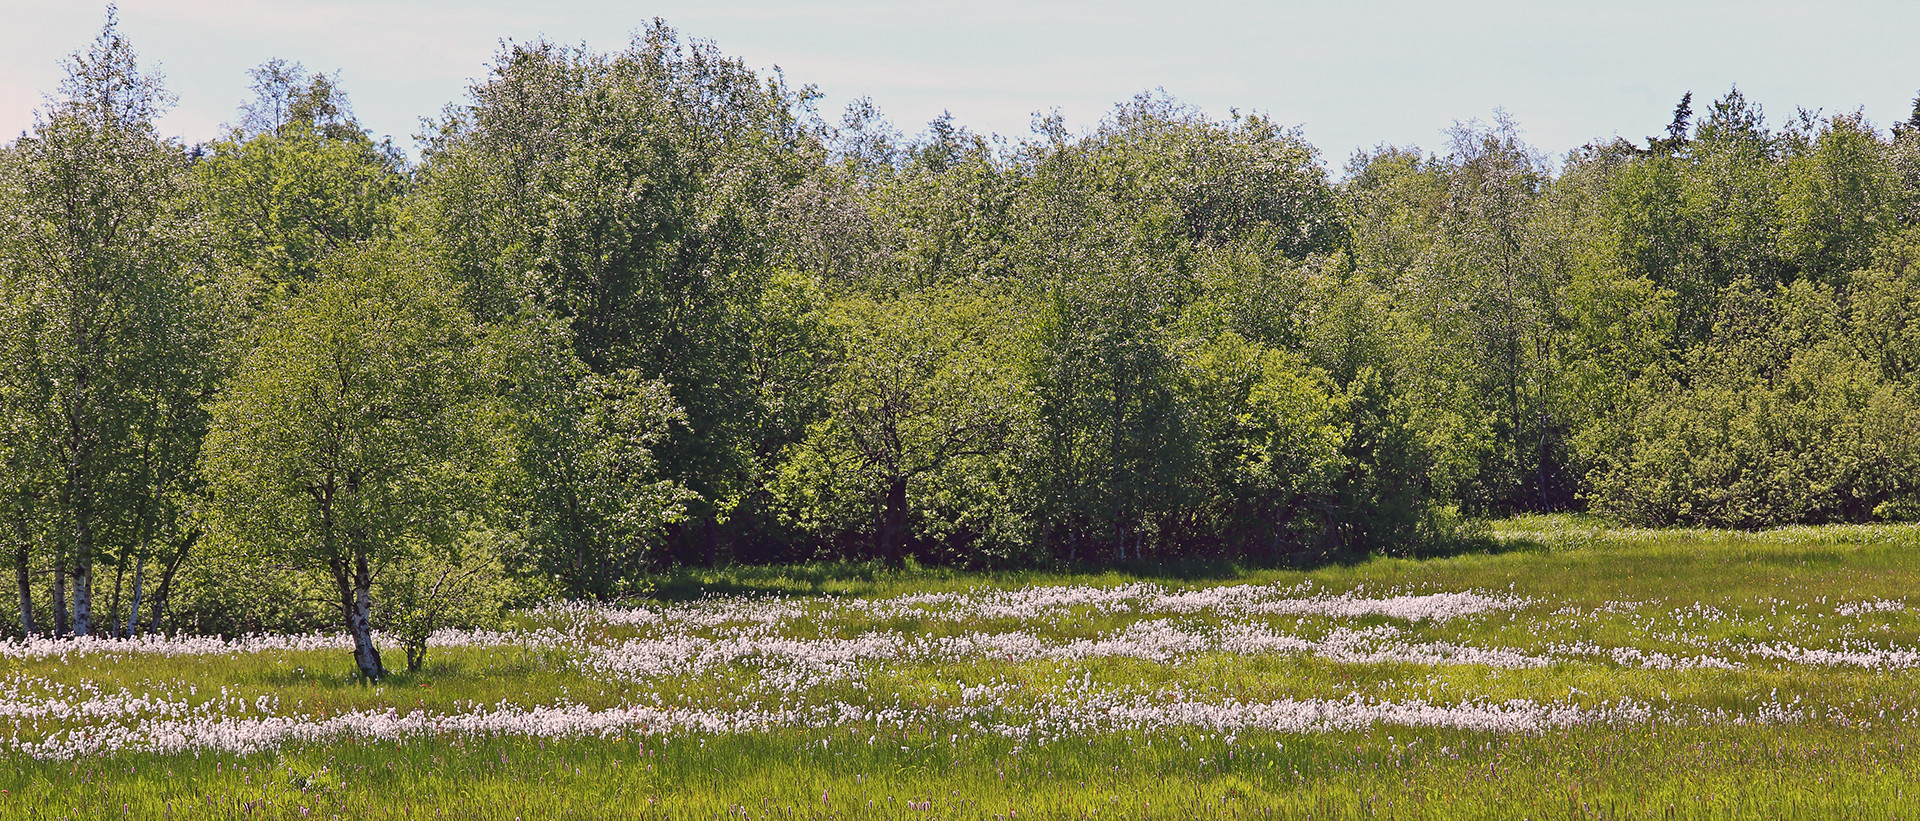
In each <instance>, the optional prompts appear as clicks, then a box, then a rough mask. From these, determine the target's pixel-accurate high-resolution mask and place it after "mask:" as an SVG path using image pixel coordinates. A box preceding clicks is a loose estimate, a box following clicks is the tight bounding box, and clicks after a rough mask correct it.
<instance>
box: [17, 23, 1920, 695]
mask: <svg viewBox="0 0 1920 821" xmlns="http://www.w3.org/2000/svg"><path fill="white" fill-rule="evenodd" d="M67 69H68V72H67V79H66V81H65V82H64V84H63V85H62V88H61V90H60V92H59V94H58V95H57V96H56V97H55V98H53V99H52V100H51V101H50V102H49V103H48V104H47V105H46V106H45V107H44V108H43V109H42V110H41V111H40V112H39V113H38V114H37V116H36V119H35V122H34V125H33V128H32V129H31V130H30V131H29V132H27V133H25V134H23V135H21V136H20V137H19V138H18V139H16V140H14V141H12V142H11V143H8V144H7V145H6V146H5V147H4V148H0V221H4V223H5V225H4V230H0V312H4V315H3V316H0V357H4V359H5V363H6V364H5V366H4V368H3V369H0V519H3V520H4V521H0V525H3V526H0V542H4V544H5V549H6V555H7V556H8V560H9V561H10V563H11V564H12V566H13V569H14V571H15V580H16V583H17V589H18V613H19V620H18V622H17V623H16V624H15V625H14V630H15V631H16V634H26V635H41V634H56V635H131V634H136V633H141V632H146V631H164V630H191V631H200V632H226V633H234V632H241V631H246V630H260V629H306V628H312V627H316V626H320V625H323V624H345V625H347V626H348V627H349V628H350V629H349V632H350V633H352V634H353V635H354V636H355V638H356V645H357V649H356V658H357V660H358V663H359V666H360V667H361V669H362V670H363V671H364V672H366V673H367V674H368V675H369V676H378V675H379V674H380V673H381V672H383V670H384V667H383V665H382V662H381V660H380V658H379V655H378V651H377V649H376V648H375V647H374V646H373V643H372V640H371V631H372V630H374V629H376V628H384V629H386V630H389V631H391V632H393V633H394V634H395V635H399V636H401V637H403V639H404V640H405V643H406V647H407V651H408V657H409V658H408V661H409V665H410V666H417V665H418V664H419V659H420V658H423V657H424V655H423V654H424V652H425V636H426V635H427V634H428V633H431V632H432V631H433V630H434V629H436V628H437V627H441V626H446V625H450V624H461V623H469V622H471V621H473V620H474V619H478V618H483V617H484V615H485V614H486V613H488V612H492V611H496V610H497V609H498V606H499V604H500V603H501V602H502V601H506V600H511V599H522V600H526V599H536V598H541V597H551V596H567V597H579V598H598V599H611V598H617V597H620V596H624V595H630V594H634V593H637V592H643V591H644V590H645V589H646V584H647V578H648V575H649V573H651V572H654V571H657V570H658V569H660V568H663V567H667V566H672V565H687V564H693V565H716V564H726V563H735V562H745V563H771V562H797V561H813V560H852V561H875V562H881V563H894V564H898V563H902V562H906V561H915V562H919V563H925V564H942V565H952V566H965V567H1013V566H1086V565H1107V564H1115V563H1123V562H1156V561H1161V562H1163V561H1179V560H1185V559H1188V558H1202V559H1210V560H1231V561H1239V562H1250V563H1266V564H1273V563H1302V562H1322V561H1338V560H1347V559H1352V558H1357V557H1360V556H1364V555H1367V554H1370V553H1397V554H1416V553H1422V552H1430V551H1442V550H1446V549H1449V548H1450V547H1452V546H1457V545H1460V544H1462V543H1465V542H1467V541H1470V540H1471V539H1473V538H1474V536H1475V533H1476V529H1475V528H1476V525H1475V524H1474V523H1475V522H1476V521H1478V520H1480V519H1483V518H1485V517H1491V516H1502V515H1510V514H1515V513H1523V512H1549V511H1574V510H1585V511H1592V512H1594V513H1596V514H1600V515H1604V516H1608V517H1611V518H1614V519H1617V520H1619V521H1623V522H1628V523H1633V524H1641V525H1702V526H1726V527H1740V528H1758V527H1766V526H1771V525H1778V524H1786V523H1818V522H1865V521H1883V520H1912V519H1914V518H1916V517H1920V367H1917V366H1920V265H1916V256H1917V255H1920V105H1917V106H1916V110H1915V115H1914V117H1913V118H1911V119H1910V120H1908V121H1906V122H1903V123H1900V124H1896V125H1895V126H1893V127H1892V129H1891V130H1890V131H1888V132H1881V131H1879V130H1878V129H1876V128H1875V127H1874V126H1873V125H1872V124H1871V123H1869V122H1868V121H1867V120H1866V119H1865V118H1864V116H1863V115H1861V114H1859V113H1843V114H1838V115H1831V116H1827V115H1822V114H1819V113H1815V112H1807V111H1804V110H1802V111H1799V112H1797V113H1796V114H1795V115H1794V116H1793V117H1791V118H1788V119H1787V121H1786V122H1785V124H1784V125H1781V126H1778V127H1773V126H1770V125H1769V124H1768V121H1767V119H1766V118H1765V117H1764V116H1763V113H1762V111H1761V109H1760V107H1759V106H1758V105H1757V104H1755V103H1752V102H1750V101H1748V100H1746V99H1745V97H1744V96H1743V95H1742V94H1741V93H1740V92H1739V91H1738V90H1737V89H1736V90H1733V91H1729V92H1728V93H1726V94H1725V95H1724V96H1722V97H1721V98H1719V99H1718V100H1715V101H1714V102H1713V103H1711V104H1710V105H1709V106H1707V107H1706V109H1705V111H1703V112H1701V113H1699V114H1697V115H1696V113H1695V112H1694V111H1693V109H1692V95H1691V94H1688V95H1687V96H1686V97H1685V98H1683V100H1682V102H1681V104H1680V105H1679V106H1678V107H1677V109H1676V111H1675V114H1674V118H1673V121H1672V123H1671V124H1669V125H1668V127H1667V128H1666V129H1665V131H1664V132H1662V133H1661V134H1658V135H1656V136H1653V137H1649V138H1647V139H1646V140H1644V141H1629V140H1625V139H1620V138H1613V139H1610V140H1601V141H1596V142H1594V143H1592V144H1590V145H1588V146H1585V147H1583V148H1580V149H1578V150H1575V151H1573V152H1571V153H1569V154H1568V155H1567V156H1565V157H1564V158H1561V159H1559V160H1557V161H1556V160H1550V159H1549V158H1547V157H1545V156H1543V155H1542V154H1541V153H1540V152H1539V151H1537V150H1536V149H1534V148H1532V147H1531V146H1529V145H1528V144H1526V143H1525V142H1524V141H1523V140H1522V139H1521V138H1520V136H1519V129H1518V127H1517V126H1516V125H1515V124H1514V123H1513V122H1511V121H1510V120H1509V119H1507V118H1505V117H1504V115H1502V116H1499V117H1496V118H1495V119H1494V121H1493V122H1491V123H1480V122H1472V123H1467V124H1462V125H1458V126H1457V127H1456V128H1455V129H1454V130H1453V131H1452V132H1451V134H1450V138H1449V140H1448V143H1447V145H1446V146H1445V147H1444V149H1443V150H1442V151H1437V152H1422V151H1421V150H1419V149H1415V148H1399V147H1384V146H1383V147H1380V148H1377V149H1375V150H1372V151H1367V152H1361V153H1359V154H1356V155H1355V156H1354V157H1353V158H1351V159H1350V160H1349V161H1348V162H1347V164H1346V166H1345V168H1344V171H1343V173H1342V174H1341V175H1340V176H1339V177H1338V178H1335V177H1333V176H1332V175H1331V174H1330V173H1329V172H1328V171H1327V169H1326V167H1325V165H1324V164H1323V161H1322V159H1321V157H1320V156H1319V154H1318V153H1317V152H1316V150H1315V149H1314V148H1313V146H1311V145H1310V144H1309V143H1308V142H1307V141H1306V140H1305V139H1304V138H1303V136H1302V135H1301V133H1300V132H1299V131H1298V130H1297V129H1293V128H1288V127H1285V126H1282V125H1280V124H1278V123H1276V122H1275V121H1273V120H1272V119H1270V118H1268V117H1266V116H1261V115H1244V114H1240V113H1237V112H1236V113H1234V114H1233V115H1232V116H1230V117H1228V118H1225V119H1219V118H1212V117H1209V116H1206V115H1204V114H1202V113H1200V112H1198V111H1196V110H1194V109H1191V108H1189V107H1186V106H1184V105H1181V104H1180V103H1178V102H1177V101H1175V100H1172V99H1169V98H1168V97H1166V96H1165V95H1164V94H1162V93H1149V94H1143V95H1141V96H1138V97H1136V98H1134V99H1132V100H1130V101H1127V102H1125V103H1122V104H1120V105H1118V106H1116V107H1115V108H1114V110H1113V111H1112V113H1110V114H1109V115H1108V116H1107V117H1106V118H1105V119H1104V120H1102V121H1101V122H1100V123H1099V125H1098V126H1097V127H1095V128H1093V129H1091V130H1088V131H1084V132H1080V133H1075V132H1072V131H1070V130H1069V129H1068V128H1067V127H1066V126H1065V124H1064V123H1063V122H1062V121H1061V120H1060V118H1059V117H1058V116H1051V117H1047V116H1043V117H1039V118H1037V119H1036V123H1035V128H1034V133H1033V134H1032V135H1031V136H1029V137H1026V138H1021V139H1009V138H1005V137H1001V136H995V135H984V134H979V133H975V132H973V131H970V130H968V129H967V128H965V127H963V126H961V125H959V124H957V123H955V122H953V120H952V119H951V118H950V117H941V118H939V119H936V120H934V121H933V122H932V123H930V124H929V125H928V126H927V127H926V129H925V130H924V131H923V132H921V133H919V134H918V135H915V136H907V135H904V134H902V133H901V132H900V131H898V130H897V129H895V128H894V127H893V126H892V125H890V124H889V123H888V121H887V120H886V119H885V118H884V116H883V115H882V114H881V113H880V112H879V111H878V110H877V109H876V108H875V107H873V106H872V105H871V104H870V103H866V102H864V101H863V102H861V103H857V104H855V105H854V106H851V107H849V108H848V110H847V111H846V112H845V114H844V116H842V117H840V118H839V120H838V121H837V122H836V123H833V124H828V123H827V122H826V121H825V120H824V118H822V117H821V116H820V115H819V114H818V113H817V112H816V109H815V103H816V101H817V99H818V95H817V94H816V93H815V92H814V91H813V90H812V89H811V88H810V87H805V86H801V87H795V86H793V85H791V84H789V83H788V82H787V81H786V80H785V78H784V77H782V76H781V75H780V74H778V73H765V72H760V71H757V70H755V69H753V68H751V67H749V66H747V65H745V64H744V63H742V62H741V61H740V60H738V59H735V58H731V57H728V56H726V55H725V54H723V53H721V52H720V51H718V50H717V49H716V48H715V47H714V46H712V45H710V44H707V43H704V42H700V41H687V40H684V39H682V38H681V37H680V36H679V35H678V34H677V33H676V32H674V31H673V30H672V29H670V28H669V27H667V26H666V25H665V24H664V23H660V22H658V21H656V22H655V23H654V24H653V25H651V26H649V27H648V28H646V29H645V30H643V31H641V32H639V33H637V34H636V35H635V36H634V37H633V39H632V42H631V44H630V45H629V46H628V47H626V48H625V49H624V50H621V51H618V52H612V53H601V52H593V51H589V50H585V49H583V48H570V47H565V46H560V45H556V44H553V43H550V42H545V41H536V42H533V43H527V44H512V45H508V46H506V47H504V48H503V49H502V50H501V52H500V53H499V54H498V55H497V57H496V59H495V60H494V62H493V63H492V65H491V66H490V68H489V70H488V72H487V74H486V75H485V76H484V77H483V78H481V79H479V80H477V81H475V82H474V83H473V85H472V86H471V88H470V89H469V93H468V96H467V98H466V99H464V100H463V101H461V102H459V103H456V104H454V105H451V106H449V107H448V108H447V109H445V110H444V111H443V112H442V113H441V114H440V115H439V116H438V117H437V118H436V119H434V120H432V121H430V124H429V126H428V127H427V128H428V130H429V132H430V133H428V134H426V135H424V136H423V137H422V140H423V149H422V150H421V153H420V156H419V158H418V159H417V161H416V160H411V159H409V158H408V157H406V156H405V155H404V154H403V153H402V152H400V151H398V150H397V149H395V147H394V146H393V145H392V144H391V143H390V142H387V141H381V140H375V139H373V138H372V137H371V136H370V135H369V134H368V132H367V131H366V130H365V129H363V128H362V127H361V126H360V124H359V123H358V122H357V121H356V120H355V119H354V117H353V114H352V112H351V108H350V106H349V105H348V104H347V98H346V95H345V93H344V91H343V90H342V89H341V88H340V87H339V85H338V82H337V80H336V78H334V77H332V76H329V75H326V74H318V73H310V72H307V71H305V70H304V69H303V68H302V67H300V66H299V65H297V64H292V63H287V62H283V61H274V62H270V63H268V64H266V65H263V66H261V67H260V68H259V69H256V70H255V71H254V73H253V80H254V84H253V92H254V99H253V100H251V101H249V102H247V103H246V104H245V105H244V106H243V107H242V108H241V110H240V111H239V112H238V114H237V115H236V118H235V119H236V121H237V122H236V124H235V125H232V126H230V127H229V128H228V129H227V131H226V132H225V133H224V135H223V136H221V137H220V138H219V139H216V140H213V141H210V142H206V143H201V144H196V145H185V144H183V143H181V142H179V141H176V140H170V139H166V138H163V137H162V136H160V135H159V133H158V132H157V130H156V128H155V126H154V119H155V117H156V116H157V115H158V114H159V113H160V112H161V111H163V110H164V109H165V107H166V105H168V104H169V102H170V98H169V97H168V95H167V92H166V91H165V89H164V88H163V87H162V85H161V84H160V83H159V82H158V80H157V79H156V78H155V77H154V76H153V75H151V74H148V73H144V72H143V71H142V69H141V68H140V66H139V64H138V61H137V59H136V55H135V53H134V51H133V50H132V48H131V47H130V46H129V44H128V43H127V42H126V40H125V39H124V37H122V36H121V35H120V34H119V32H118V31H117V28H116V26H115V24H114V21H113V19H112V18H111V16H110V17H109V20H108V23H107V26H106V27H105V28H104V29H103V31H102V33H101V35H100V37H99V38H98V39H97V40H96V41H95V42H94V43H93V44H92V45H91V46H90V47H89V48H87V49H86V50H83V51H81V52H79V53H77V54H75V55H74V56H73V57H72V58H71V59H70V60H69V62H68V65H67ZM417 654H418V655H417Z"/></svg>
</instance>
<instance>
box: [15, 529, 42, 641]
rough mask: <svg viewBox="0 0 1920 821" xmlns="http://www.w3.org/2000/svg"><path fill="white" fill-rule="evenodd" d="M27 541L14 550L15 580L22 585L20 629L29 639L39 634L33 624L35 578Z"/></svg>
mask: <svg viewBox="0 0 1920 821" xmlns="http://www.w3.org/2000/svg"><path fill="white" fill-rule="evenodd" d="M28 547H29V545H28V544H27V541H26V540H25V539H22V540H20V545H19V546H18V547H15V548H14V550H13V580H14V581H15V582H16V583H18V584H19V585H20V629H21V630H22V631H24V633H25V635H26V637H27V638H33V634H34V633H37V632H39V631H38V630H35V629H34V623H33V584H32V582H33V576H32V572H31V568H30V567H28V565H29V564H30V563H31V562H32V561H33V556H32V554H31V553H30V552H29V551H28Z"/></svg>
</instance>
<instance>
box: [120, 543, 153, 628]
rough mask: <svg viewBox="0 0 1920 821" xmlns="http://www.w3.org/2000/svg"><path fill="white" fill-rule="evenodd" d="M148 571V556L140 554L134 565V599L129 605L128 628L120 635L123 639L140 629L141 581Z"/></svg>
mask: <svg viewBox="0 0 1920 821" xmlns="http://www.w3.org/2000/svg"><path fill="white" fill-rule="evenodd" d="M146 571H147V557H145V556H140V557H137V558H135V559H134V565H133V601H132V602H131V603H130V604H128V605H127V626H126V629H124V630H121V631H120V637H121V638H123V639H130V638H133V634H134V632H135V631H137V630H139V629H140V582H141V581H142V579H143V577H144V576H145V575H146Z"/></svg>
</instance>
